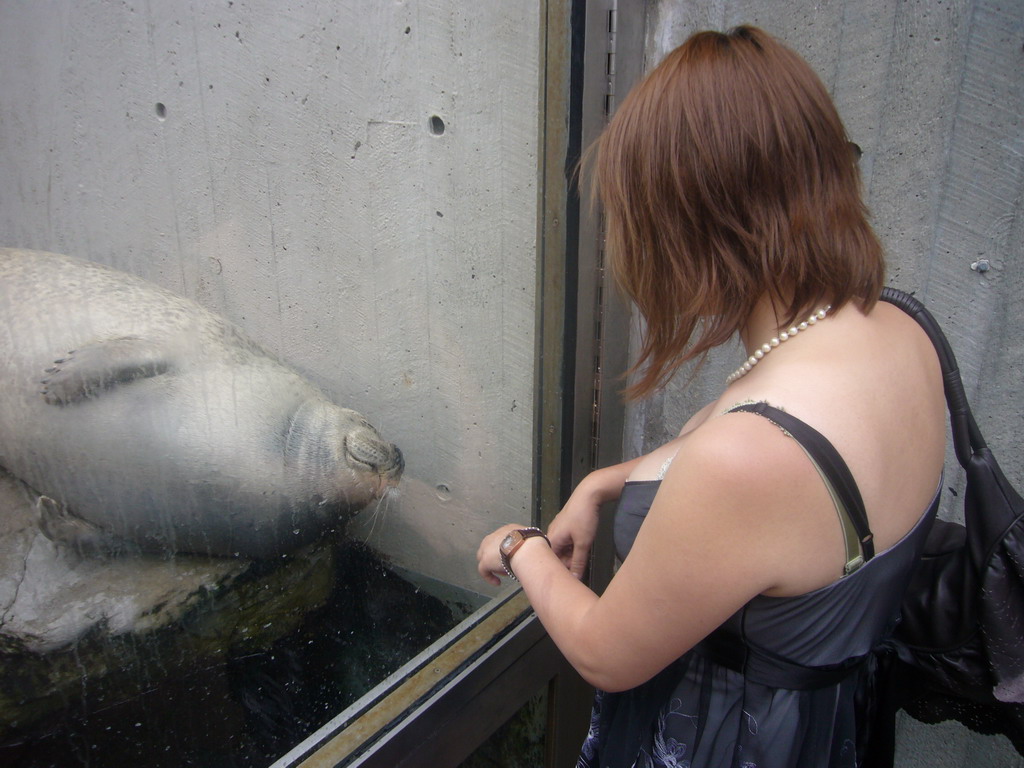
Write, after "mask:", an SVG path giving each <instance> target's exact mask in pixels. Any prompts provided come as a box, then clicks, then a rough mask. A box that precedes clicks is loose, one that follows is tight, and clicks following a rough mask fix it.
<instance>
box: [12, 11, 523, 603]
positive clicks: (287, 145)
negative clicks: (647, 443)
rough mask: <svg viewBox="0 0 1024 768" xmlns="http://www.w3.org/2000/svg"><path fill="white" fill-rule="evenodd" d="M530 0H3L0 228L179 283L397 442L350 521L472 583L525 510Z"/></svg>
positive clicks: (416, 564) (173, 285) (405, 556)
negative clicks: (381, 489)
mask: <svg viewBox="0 0 1024 768" xmlns="http://www.w3.org/2000/svg"><path fill="white" fill-rule="evenodd" d="M539 31H540V11H539V8H538V7H537V4H536V3H533V2H529V1H528V0H504V1H503V2H501V3H479V4H478V3H460V2H455V0H434V1H431V0H422V2H416V1H413V0H409V1H408V2H404V1H402V0H398V1H394V2H386V3H385V2H380V3H378V2H372V3H371V2H355V1H353V0H349V1H348V2H321V1H319V0H234V1H231V0H219V1H218V2H191V1H190V0H161V2H147V1H146V0H138V1H137V2H136V1H135V0H129V1H127V2H114V1H113V0H107V1H102V0H91V1H84V0H83V1H78V0H74V1H72V0H63V1H57V0H4V2H3V3H0V180H2V181H0V245H6V246H18V247H26V248H38V249H43V250H51V251H58V252H63V253H70V254H75V255H79V256H83V257H86V258H89V259H93V260H96V261H100V262H104V263H107V264H111V265H114V266H116V267H119V268H122V269H126V270H129V271H132V272H136V273H138V274H140V275H142V276H143V277H146V278H149V279H151V280H154V281H156V282H157V283H160V284H161V285H163V286H165V287H167V288H170V289H172V290H174V291H176V292H179V293H181V294H184V295H186V296H189V297H192V298H195V299H197V300H198V301H199V302H201V303H202V304H204V305H205V306H207V307H208V308H210V309H212V310H215V311H217V312H220V313H222V314H224V315H226V316H227V317H228V318H230V319H231V320H233V321H234V322H236V323H238V324H239V325H240V326H241V327H242V328H244V329H245V330H246V331H247V332H249V333H250V334H251V335H252V336H253V337H255V338H256V339H257V340H259V341H260V342H261V343H263V344H264V345H265V346H266V347H268V348H269V349H270V350H271V351H273V352H275V353H277V354H278V355H280V356H281V357H282V358H284V359H285V360H286V361H288V362H290V363H292V364H293V365H295V366H296V367H297V368H298V369H299V370H300V371H302V372H304V373H305V374H307V375H308V376H309V378H311V379H312V380H313V381H314V382H315V383H317V384H319V385H321V386H323V387H324V388H325V389H326V390H327V391H328V393H329V394H330V395H331V396H332V397H333V398H334V399H335V400H336V401H337V402H338V403H340V404H342V405H346V406H349V407H353V408H356V409H357V410H360V411H361V412H363V413H364V414H365V415H366V416H367V417H368V418H369V419H370V421H371V422H373V423H374V424H375V425H377V426H378V427H379V428H380V429H381V431H382V432H383V433H384V434H385V435H386V436H387V437H388V438H390V439H392V440H394V441H395V442H396V443H398V444H399V446H400V447H401V448H402V449H403V451H404V452H405V455H406V459H407V465H408V468H407V473H406V480H405V482H404V483H403V491H402V496H401V497H400V498H399V499H397V500H393V501H392V502H391V503H390V504H389V505H387V507H386V509H384V510H383V512H382V513H381V514H379V515H371V514H370V513H364V515H363V518H362V520H361V521H360V522H359V523H357V525H355V526H354V528H353V535H355V536H360V537H363V538H368V539H369V540H370V541H371V543H373V544H374V545H376V546H378V547H380V548H382V549H383V550H385V551H386V552H389V553H391V554H392V556H393V557H394V559H395V560H396V561H397V562H398V563H399V564H401V565H406V566H408V567H410V568H413V569H414V570H417V571H420V572H424V573H426V574H428V575H431V576H434V577H437V578H440V579H442V580H445V581H448V582H453V583H456V584H459V585H462V586H466V587H470V588H476V587H478V586H479V585H480V582H479V580H478V578H477V577H476V576H475V567H474V566H475V558H474V555H475V550H476V546H477V544H478V543H479V539H480V536H481V535H482V534H483V533H484V532H486V531H488V530H490V529H491V528H493V527H494V526H495V525H497V524H498V523H500V522H506V521H508V520H526V519H528V517H529V509H530V489H531V470H532V465H531V462H532V450H533V437H532V430H533V421H532V420H533V387H534V380H533V362H534V315H535V312H534V292H535V282H536V278H535V241H536V228H537V224H536V218H537V213H536V211H537V191H536V178H537V145H538V136H537V120H538V110H537V104H538V78H539V73H538V62H539V53H538V45H539Z"/></svg>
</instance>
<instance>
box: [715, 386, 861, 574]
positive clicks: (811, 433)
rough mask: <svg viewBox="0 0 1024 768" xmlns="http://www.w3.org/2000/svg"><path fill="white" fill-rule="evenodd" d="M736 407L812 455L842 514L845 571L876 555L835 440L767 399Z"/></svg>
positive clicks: (730, 410)
mask: <svg viewBox="0 0 1024 768" xmlns="http://www.w3.org/2000/svg"><path fill="white" fill-rule="evenodd" d="M737 411H741V412H745V413H755V414H757V415H758V416H763V417H764V418H766V419H768V420H769V421H771V422H772V423H773V424H775V425H776V426H778V427H779V428H780V429H782V431H783V432H785V433H786V434H787V435H789V436H790V437H792V438H793V439H794V440H796V441H797V443H799V444H800V446H801V447H802V448H803V449H804V452H805V453H806V454H807V455H808V457H810V459H811V462H812V463H813V464H814V468H815V469H816V470H817V471H818V474H819V475H821V477H822V480H824V482H825V486H826V487H827V488H828V491H829V494H830V495H831V496H832V501H833V503H834V504H835V507H836V512H837V513H838V514H839V522H840V523H841V524H842V527H843V538H844V539H845V542H846V566H845V568H844V571H843V572H844V575H848V574H851V573H853V572H854V571H856V570H857V569H858V568H860V567H861V566H862V565H864V563H866V562H867V561H868V560H870V559H871V558H872V557H874V555H875V545H874V541H873V538H874V536H873V534H872V533H871V528H870V527H869V526H868V517H867V513H866V512H865V510H864V500H863V499H862V498H861V495H860V489H859V488H857V483H856V481H855V480H854V479H853V474H852V473H851V472H850V468H849V467H848V466H846V462H845V461H843V457H842V456H840V455H839V452H838V451H837V450H836V449H835V447H834V446H833V445H832V443H830V442H829V441H828V440H827V439H826V438H825V436H824V435H822V434H821V433H820V432H818V431H817V430H816V429H814V428H813V427H811V426H809V425H808V424H805V423H804V422H803V421H801V420H800V419H798V418H796V417H795V416H791V415H790V414H788V413H786V412H785V411H782V410H779V409H778V408H774V407H773V406H770V405H768V403H743V404H741V405H737V406H735V407H733V408H730V409H729V410H728V411H727V412H728V413H735V412H737Z"/></svg>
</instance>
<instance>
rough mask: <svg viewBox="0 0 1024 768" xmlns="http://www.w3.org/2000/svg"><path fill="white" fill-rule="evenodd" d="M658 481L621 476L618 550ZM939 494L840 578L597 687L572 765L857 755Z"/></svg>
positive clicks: (793, 765) (693, 764)
mask: <svg viewBox="0 0 1024 768" xmlns="http://www.w3.org/2000/svg"><path fill="white" fill-rule="evenodd" d="M744 410H748V409H746V408H745V409H744ZM763 410H765V409H764V408H762V409H760V410H758V411H757V412H762V411H763ZM762 415H768V414H766V413H762ZM787 418H789V419H792V417H787ZM801 424H802V423H801ZM803 426H804V427H806V425H803ZM808 429H809V428H808ZM784 431H785V430H784ZM795 431H796V430H794V432H795ZM787 434H790V433H788V432H787ZM815 434H817V433H815ZM790 436H794V435H790ZM818 437H820V435H818ZM822 439H823V438H822ZM800 442H801V444H802V445H803V446H804V448H805V450H808V452H809V454H810V455H812V457H813V456H815V455H816V451H815V450H814V449H809V448H808V445H807V443H806V442H805V441H804V440H800ZM829 449H830V450H832V451H834V449H833V448H831V446H829ZM835 456H836V457H838V454H835ZM840 461H841V460H840ZM844 467H845V465H844ZM826 482H827V481H826ZM659 483H660V480H652V481H642V482H629V483H626V486H625V488H624V489H623V493H622V496H621V498H620V500H619V506H618V510H617V512H616V515H615V547H616V552H617V554H618V556H619V558H620V559H625V557H626V556H627V555H628V553H629V549H630V547H631V546H632V544H633V541H634V539H635V538H636V535H637V532H638V530H639V528H640V525H641V523H642V522H643V520H644V517H645V516H646V514H647V512H648V510H649V509H650V507H651V503H652V502H653V500H654V496H655V494H656V493H657V491H658V486H659ZM857 495H858V500H859V493H858V494H857ZM937 506H938V495H936V498H935V500H934V501H933V502H932V504H931V506H930V507H929V509H928V510H927V511H926V512H925V513H924V514H923V515H922V517H921V519H920V520H919V521H918V523H917V524H916V525H915V526H914V528H913V529H912V530H911V531H910V532H909V533H908V534H907V535H906V536H904V537H903V539H901V540H900V541H899V542H898V543H897V544H895V545H894V546H893V547H891V548H890V549H888V550H885V551H884V552H880V553H878V554H877V555H875V556H874V557H872V558H871V559H869V560H867V562H865V563H864V564H863V565H862V566H861V567H859V568H858V569H856V570H854V571H853V572H852V573H849V574H848V575H846V576H843V577H842V578H840V579H839V580H838V581H835V582H833V583H832V584H829V585H828V586H825V587H823V588H821V589H818V590H815V591H813V592H809V593H807V594H804V595H799V596H796V597H768V596H765V595H759V596H757V597H755V598H754V599H753V600H751V601H750V602H749V603H747V604H746V605H745V606H744V607H743V608H742V609H740V610H739V611H738V612H737V613H736V614H734V615H733V616H732V617H731V618H730V619H729V620H728V621H726V622H725V623H724V624H723V625H722V627H721V628H719V629H718V630H716V631H715V632H714V633H713V634H712V635H711V636H710V637H709V638H708V639H706V640H705V641H703V642H702V643H700V644H698V646H697V647H695V648H694V649H693V650H691V651H689V652H687V653H686V654H685V655H684V656H682V657H681V658H680V659H677V660H676V661H675V662H673V663H672V664H671V665H669V666H668V667H667V668H666V669H664V670H663V671H662V672H660V673H659V674H658V675H656V676H655V677H654V678H652V679H651V680H649V681H648V682H646V683H644V684H643V685H640V686H638V687H636V688H633V689H631V690H628V691H623V692H621V693H605V692H598V694H597V698H596V700H595V702H594V709H593V713H592V718H591V727H590V732H589V734H588V735H587V739H586V741H585V742H584V745H583V749H582V753H581V755H580V758H579V763H578V766H579V768H630V767H631V766H636V768H647V767H648V766H657V767H658V768H661V767H662V766H664V767H665V768H672V767H674V766H679V767H685V768H725V767H726V766H728V767H729V768H819V767H820V768H824V767H825V766H828V768H838V767H840V766H841V767H842V768H846V767H847V766H849V767H850V768H853V767H854V766H857V765H858V764H859V759H860V755H858V751H859V750H858V706H859V702H860V701H861V699H862V697H863V696H864V693H865V690H864V688H865V686H866V685H867V681H868V679H869V676H870V669H871V663H870V662H871V651H872V649H874V648H876V647H878V646H879V644H880V643H881V642H882V641H883V639H885V638H886V637H888V635H889V634H890V633H891V632H892V630H893V628H894V626H895V624H896V622H897V620H898V616H899V604H900V601H901V598H902V595H903V592H904V590H905V587H906V584H907V581H908V579H909V576H910V572H911V569H912V567H913V564H914V562H915V561H916V559H917V558H918V556H919V554H920V551H921V548H922V546H923V544H924V540H925V537H926V535H927V533H928V529H929V528H930V525H931V521H932V520H933V519H934V515H935V511H936V508H937ZM837 509H838V510H839V512H840V515H843V514H845V509H844V505H843V504H841V503H838V502H837ZM679 609H680V610H681V611H685V610H686V606H683V605H681V606H680V607H679Z"/></svg>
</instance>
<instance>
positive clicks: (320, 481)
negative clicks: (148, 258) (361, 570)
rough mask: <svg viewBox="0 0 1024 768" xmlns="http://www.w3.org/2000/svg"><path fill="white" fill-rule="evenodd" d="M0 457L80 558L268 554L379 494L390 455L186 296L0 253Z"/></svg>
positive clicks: (82, 265)
mask: <svg viewBox="0 0 1024 768" xmlns="http://www.w3.org/2000/svg"><path fill="white" fill-rule="evenodd" d="M0 465H2V466H3V467H4V468H6V469H7V470H8V471H9V472H11V473H12V474H13V475H14V476H16V477H17V478H18V479H19V480H21V481H23V482H24V483H26V484H27V485H29V486H30V487H31V488H33V489H34V490H35V491H36V492H37V493H39V494H40V497H41V502H40V504H39V509H40V511H41V513H42V520H41V528H42V530H43V532H44V533H45V534H46V535H47V536H48V537H49V538H51V539H53V540H55V541H60V542H62V543H66V544H70V545H72V546H75V547H77V548H78V549H80V550H83V551H100V552H110V551H118V550H124V549H128V550H139V551H147V552H188V553H197V554H208V555H221V556H241V557H251V558H265V557H274V556H278V555H281V554H283V553H286V552H289V551H292V550H294V549H296V548H298V547H300V546H303V545H305V544H307V543H309V542H311V541H313V540H315V539H316V538H318V537H319V536H321V535H322V534H323V533H324V532H326V531H327V530H328V529H331V528H333V527H335V526H337V525H339V524H340V523H341V522H342V521H343V520H344V519H345V517H346V516H348V515H351V514H353V513H355V512H356V511H358V510H359V509H362V508H363V507H365V506H367V505H368V504H369V503H371V502H373V501H374V500H376V499H379V498H380V497H381V496H382V495H383V494H384V493H385V492H386V491H387V490H388V489H389V488H392V487H395V486H397V484H398V482H399V479H400V478H401V475H402V470H403V468H404V461H403V458H402V453H401V451H400V450H399V449H398V448H397V447H396V446H394V445H393V444H391V443H389V442H387V441H386V440H384V439H383V438H381V436H380V434H379V433H378V432H377V430H376V429H374V428H373V427H372V426H371V425H370V424H369V423H368V422H367V421H366V419H365V418H363V417H362V416H361V415H360V414H359V413H357V412H356V411H354V410H351V409H347V408H342V407H339V406H337V405H335V404H334V403H333V402H331V401H330V400H329V399H328V398H327V397H326V396H325V395H324V394H323V393H322V392H321V391H320V390H319V389H317V388H316V387H314V386H313V385H312V384H311V383H309V382H308V381H307V380H305V379H304V378H303V377H302V376H300V375H299V374H298V373H297V372H296V371H294V370H293V369H291V368H289V367H288V366H287V365H285V364H283V363H282V362H280V361H279V360H277V359H275V358H274V357H273V356H272V355H270V354H269V353H267V352H266V351H265V350H263V349H262V348H261V347H260V346H259V345H258V344H257V343H256V342H254V341H253V340H251V339H249V338H247V337H246V336H245V335H243V334H242V333H241V332H240V331H239V330H238V329H237V328H235V327H234V326H233V325H232V324H231V323H229V322H228V321H227V320H225V319H224V318H222V317H219V316H218V315H215V314H214V313H212V312H209V311H207V310H206V309H204V308H202V307H200V306H199V305H198V304H196V303H195V302H192V301H189V300H187V299H184V298H182V297H180V296H177V295H175V294H173V293H171V292H169V291H166V290H164V289H162V288H160V287H158V286H156V285H154V284H152V283H149V282H147V281H145V280H142V279H141V278H138V277H136V276H133V275H130V274H127V273H124V272H120V271H118V270H114V269H111V268H109V267H105V266H102V265H99V264H96V263H93V262H89V261H85V260H82V259H78V258H75V257H71V256H63V255H59V254H53V253H45V252H41V251H27V250H17V249H0Z"/></svg>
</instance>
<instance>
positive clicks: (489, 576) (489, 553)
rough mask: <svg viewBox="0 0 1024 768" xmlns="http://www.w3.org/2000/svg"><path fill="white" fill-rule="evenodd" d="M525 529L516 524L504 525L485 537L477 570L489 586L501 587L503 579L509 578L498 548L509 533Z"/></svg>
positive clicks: (480, 549) (477, 558)
mask: <svg viewBox="0 0 1024 768" xmlns="http://www.w3.org/2000/svg"><path fill="white" fill-rule="evenodd" d="M524 527H525V526H524V525H516V524H515V523H509V524H508V525H503V526H501V528H499V529H498V530H496V531H495V532H494V533H490V534H488V535H487V536H484V539H483V541H481V542H480V547H479V548H478V549H477V551H476V563H477V565H476V569H477V571H478V572H479V573H480V575H481V576H482V577H483V578H484V581H486V582H487V583H488V584H493V585H494V586H496V587H497V586H500V585H501V577H503V576H504V577H507V576H508V574H507V573H505V567H504V566H503V565H502V564H501V551H500V550H499V549H498V546H499V545H500V544H501V540H502V539H504V538H505V537H506V536H508V534H509V532H511V531H514V530H516V529H518V528H524Z"/></svg>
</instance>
